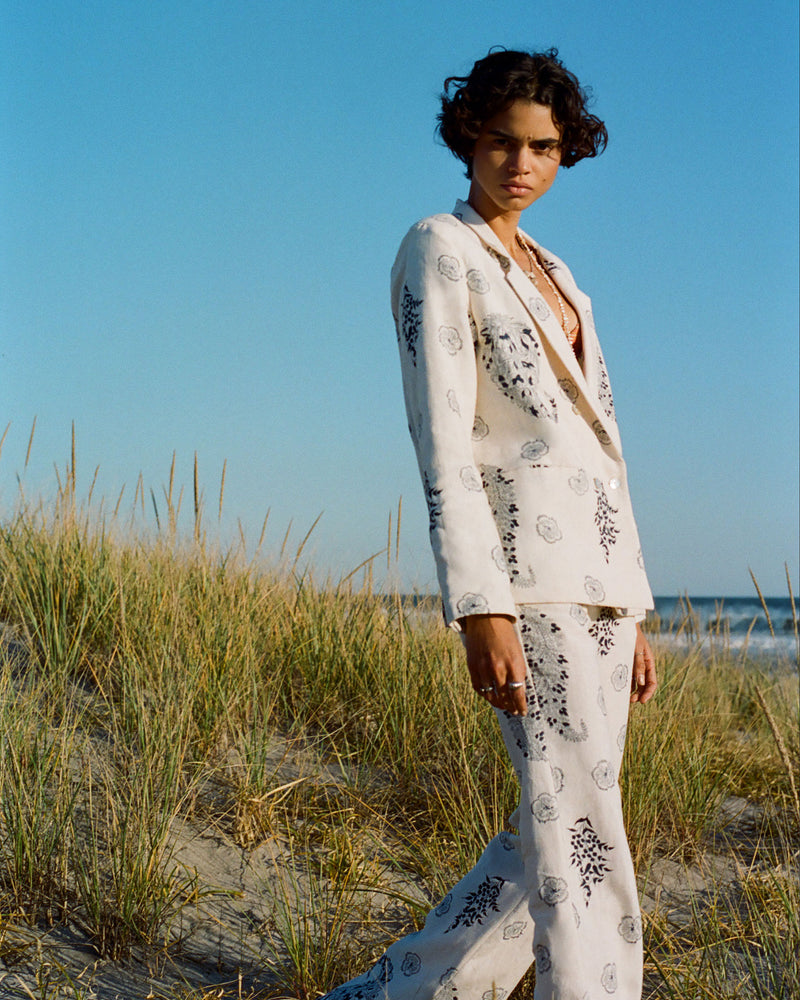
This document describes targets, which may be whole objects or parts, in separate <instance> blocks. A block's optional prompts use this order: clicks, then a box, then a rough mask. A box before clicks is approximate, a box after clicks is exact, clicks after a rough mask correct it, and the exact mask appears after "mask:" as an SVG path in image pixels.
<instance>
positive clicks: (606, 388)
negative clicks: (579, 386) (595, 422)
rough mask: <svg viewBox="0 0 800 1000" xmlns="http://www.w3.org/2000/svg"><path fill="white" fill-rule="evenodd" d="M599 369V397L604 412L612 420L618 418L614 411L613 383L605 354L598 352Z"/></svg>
mask: <svg viewBox="0 0 800 1000" xmlns="http://www.w3.org/2000/svg"><path fill="white" fill-rule="evenodd" d="M597 370H598V372H599V382H600V384H599V386H598V393H597V395H598V397H599V399H600V405H601V406H602V407H603V412H604V413H605V415H606V416H607V417H609V418H610V419H611V420H616V415H615V413H614V399H613V397H612V395H611V383H610V382H609V380H608V369H607V368H606V363H605V361H604V360H603V355H602V354H601V353H600V352H599V351H598V352H597Z"/></svg>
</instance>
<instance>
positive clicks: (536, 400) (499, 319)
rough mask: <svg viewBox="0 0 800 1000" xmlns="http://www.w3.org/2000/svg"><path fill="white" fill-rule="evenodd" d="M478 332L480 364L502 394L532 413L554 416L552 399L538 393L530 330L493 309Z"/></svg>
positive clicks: (537, 370) (538, 350) (536, 346)
mask: <svg viewBox="0 0 800 1000" xmlns="http://www.w3.org/2000/svg"><path fill="white" fill-rule="evenodd" d="M479 336H480V345H479V346H480V361H481V364H482V365H483V366H484V367H485V368H486V370H487V371H488V372H489V377H490V378H491V380H492V382H494V384H495V385H496V386H497V387H498V389H499V390H500V391H501V392H502V393H503V395H504V396H506V397H507V398H508V399H510V400H511V402H512V403H514V404H515V406H518V407H520V409H522V410H524V411H525V412H526V413H530V414H531V415H532V416H534V417H546V418H548V419H551V420H557V419H558V412H557V409H556V401H555V400H554V399H552V398H551V399H546V398H544V397H543V396H541V395H540V393H539V388H538V387H539V376H540V363H539V355H540V353H541V348H540V347H539V342H538V341H537V339H536V337H535V336H534V334H533V331H532V330H531V329H530V328H529V327H526V326H524V325H523V324H522V323H520V322H518V321H517V320H515V319H514V318H513V316H504V315H501V314H499V313H493V314H491V315H489V316H486V317H485V318H484V320H483V324H482V326H481V330H480V335H479Z"/></svg>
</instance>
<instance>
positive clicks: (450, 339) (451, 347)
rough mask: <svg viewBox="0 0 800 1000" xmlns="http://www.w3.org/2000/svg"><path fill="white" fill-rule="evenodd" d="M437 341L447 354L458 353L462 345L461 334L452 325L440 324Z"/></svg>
mask: <svg viewBox="0 0 800 1000" xmlns="http://www.w3.org/2000/svg"><path fill="white" fill-rule="evenodd" d="M439 343H440V344H441V345H442V347H443V348H444V349H445V350H446V351H447V353H448V354H458V352H459V351H460V350H461V347H462V341H461V334H460V333H459V332H458V330H456V328H455V327H454V326H440V327H439Z"/></svg>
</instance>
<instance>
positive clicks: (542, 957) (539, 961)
mask: <svg viewBox="0 0 800 1000" xmlns="http://www.w3.org/2000/svg"><path fill="white" fill-rule="evenodd" d="M534 951H535V952H536V971H537V972H549V971H550V969H551V968H552V965H553V963H552V962H551V961H550V949H549V948H548V947H546V946H545V945H543V944H537V945H536V947H535V948H534Z"/></svg>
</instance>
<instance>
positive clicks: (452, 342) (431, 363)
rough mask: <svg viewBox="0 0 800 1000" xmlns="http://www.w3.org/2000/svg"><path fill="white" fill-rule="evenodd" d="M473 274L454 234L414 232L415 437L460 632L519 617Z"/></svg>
mask: <svg viewBox="0 0 800 1000" xmlns="http://www.w3.org/2000/svg"><path fill="white" fill-rule="evenodd" d="M455 224H456V225H458V223H455ZM471 274H474V272H470V271H469V270H468V265H467V264H466V263H465V260H464V258H463V255H462V254H460V253H459V251H458V241H456V240H454V239H453V225H452V224H450V223H445V222H441V221H438V220H428V221H426V222H422V223H418V224H417V225H416V226H415V227H413V228H412V229H411V230H410V232H409V233H408V235H407V236H406V238H405V240H404V241H403V243H402V244H401V246H400V250H399V252H398V255H397V259H396V261H395V264H394V268H393V269H392V312H393V314H394V318H395V324H396V327H397V337H398V346H399V349H400V363H401V369H402V375H403V392H404V396H405V404H406V412H407V415H408V423H409V431H410V433H411V438H412V440H413V442H414V446H415V448H416V452H417V461H418V463H419V470H420V475H421V477H422V485H423V489H424V491H425V500H426V502H427V505H428V516H429V531H430V539H431V545H432V548H433V554H434V558H435V560H436V569H437V574H438V578H439V586H440V588H441V592H442V601H443V605H444V614H445V620H446V622H447V624H448V625H452V626H454V627H455V628H458V627H459V626H458V619H459V618H462V617H464V616H466V615H470V614H487V613H495V614H506V615H510V616H512V617H516V609H515V605H514V599H513V595H512V591H511V584H510V580H509V576H508V571H507V569H506V564H505V558H504V555H503V547H502V544H501V542H500V537H499V534H498V531H497V527H496V525H495V521H494V517H493V516H492V511H491V508H490V506H489V501H488V498H487V495H486V493H485V491H484V488H483V483H482V480H481V475H480V471H479V470H478V468H477V467H476V465H475V459H474V455H473V450H472V427H473V422H474V418H475V400H476V388H477V368H476V360H475V350H474V345H473V334H472V327H473V323H472V321H471V316H470V304H469V284H468V282H469V281H470V276H471ZM474 280H475V279H474V278H473V281H474Z"/></svg>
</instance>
